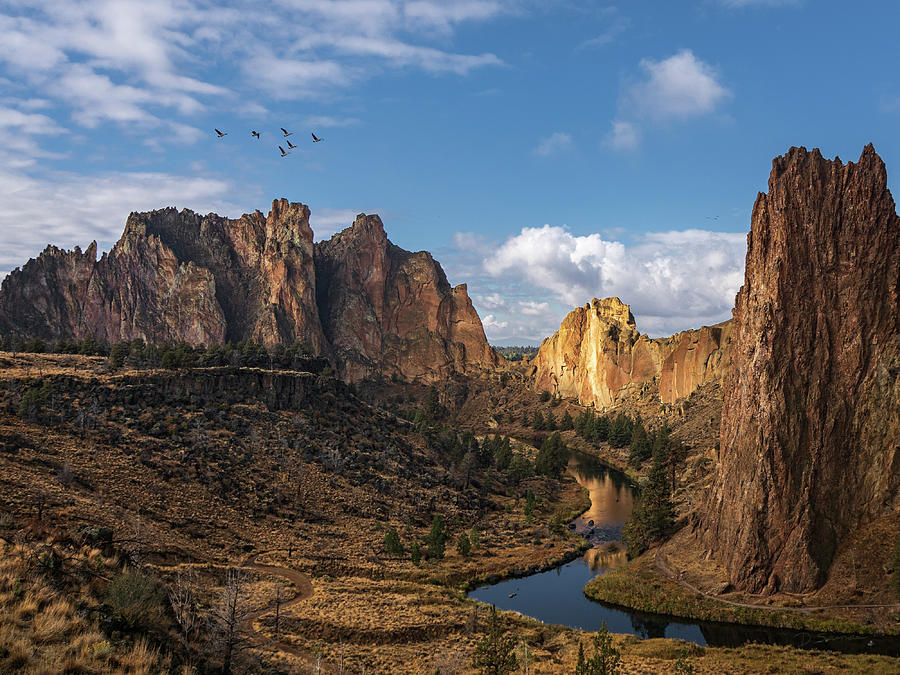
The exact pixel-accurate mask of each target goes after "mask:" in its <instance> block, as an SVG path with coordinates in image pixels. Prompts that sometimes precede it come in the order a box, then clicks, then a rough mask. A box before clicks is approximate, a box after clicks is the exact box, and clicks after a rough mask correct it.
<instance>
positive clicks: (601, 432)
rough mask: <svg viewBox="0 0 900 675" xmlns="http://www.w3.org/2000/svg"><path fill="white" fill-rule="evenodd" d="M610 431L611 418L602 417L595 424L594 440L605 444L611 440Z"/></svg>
mask: <svg viewBox="0 0 900 675" xmlns="http://www.w3.org/2000/svg"><path fill="white" fill-rule="evenodd" d="M609 431H610V425H609V418H608V417H607V416H606V415H600V417H598V418H597V420H596V421H595V422H594V440H595V441H597V442H599V443H605V442H606V441H608V440H609Z"/></svg>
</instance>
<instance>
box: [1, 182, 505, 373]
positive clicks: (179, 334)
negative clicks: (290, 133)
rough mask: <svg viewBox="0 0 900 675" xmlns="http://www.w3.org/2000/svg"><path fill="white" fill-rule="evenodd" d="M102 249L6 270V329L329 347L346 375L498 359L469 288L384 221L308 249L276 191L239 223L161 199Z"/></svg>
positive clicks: (303, 213) (50, 254)
mask: <svg viewBox="0 0 900 675" xmlns="http://www.w3.org/2000/svg"><path fill="white" fill-rule="evenodd" d="M96 251H97V246H96V243H94V244H91V246H90V247H88V249H87V250H86V251H85V252H84V253H82V252H81V251H80V249H77V248H76V249H75V250H74V251H70V252H65V251H61V250H59V249H56V248H54V247H48V248H47V249H46V250H45V251H44V252H43V253H42V254H41V255H40V256H39V257H38V258H37V259H35V260H31V261H29V262H28V263H27V264H25V265H24V267H23V268H21V269H16V270H15V271H13V272H12V273H11V274H10V275H9V276H8V277H7V278H6V279H5V280H4V281H3V285H2V288H0V334H11V335H19V336H23V337H40V338H43V339H45V340H55V339H59V338H76V339H80V338H82V337H84V336H86V335H90V336H93V337H95V338H97V339H105V340H107V341H109V342H116V341H119V340H132V339H136V338H140V339H143V340H145V341H147V342H152V343H156V344H159V343H164V342H182V341H183V342H188V343H191V344H213V343H223V342H225V341H229V340H230V341H234V342H237V341H240V340H254V341H256V342H260V343H262V344H265V345H274V344H290V343H293V342H298V341H299V342H303V343H306V344H307V345H309V346H310V347H311V349H312V351H313V352H314V353H316V354H320V355H326V356H335V357H336V366H337V367H338V368H339V370H340V371H341V372H342V373H343V374H344V376H345V377H346V378H348V379H358V378H359V377H362V376H364V375H372V374H384V375H388V376H391V375H399V376H401V377H404V378H406V379H424V380H433V379H436V378H438V377H444V376H446V375H448V374H451V373H460V372H466V371H468V370H471V369H473V368H479V367H482V366H487V367H491V366H494V365H496V364H497V356H496V354H495V353H494V351H493V349H491V347H490V346H489V345H488V343H487V340H486V338H485V336H484V330H483V328H482V325H481V320H480V319H479V318H478V315H477V313H476V312H475V310H474V308H473V307H472V303H471V302H470V301H469V298H468V295H467V293H466V288H465V286H464V285H463V286H457V287H456V288H450V285H449V284H448V283H447V279H446V277H445V276H444V273H443V271H442V270H441V267H440V265H439V264H438V263H437V262H436V261H434V260H433V259H432V257H431V255H430V254H428V253H409V252H407V251H404V250H402V249H400V248H398V247H396V246H394V245H393V244H391V243H390V242H389V241H388V239H387V235H386V234H385V232H384V228H383V226H382V224H381V220H380V219H379V218H378V216H360V217H359V218H357V221H356V223H355V224H354V225H353V227H351V228H349V229H348V230H346V231H345V232H343V233H341V234H339V235H336V236H335V237H334V238H332V240H331V241H329V242H323V243H321V244H317V245H316V246H315V248H314V245H313V233H312V229H311V228H310V226H309V209H308V208H307V207H306V206H304V205H303V204H297V203H289V202H288V201H287V200H284V199H282V200H278V201H274V202H273V203H272V209H271V211H270V212H269V214H268V216H265V215H263V214H262V213H260V212H259V211H256V212H254V213H251V214H248V215H244V216H241V217H240V218H238V219H234V220H232V219H228V218H221V217H219V216H217V215H215V214H209V215H206V216H200V215H198V214H196V213H194V212H192V211H188V210H182V211H177V210H175V209H172V208H169V209H163V210H159V211H152V212H150V213H132V214H131V215H130V216H129V217H128V221H127V223H126V225H125V232H124V233H123V235H122V238H121V239H120V240H119V241H118V242H117V243H116V245H115V246H114V247H113V248H112V250H111V251H110V252H109V253H108V254H104V255H103V257H102V258H100V260H97V256H96ZM317 265H318V266H319V268H317ZM317 280H318V283H321V284H323V286H322V288H321V289H320V292H319V293H317V286H316V285H317ZM323 323H324V324H325V325H326V326H327V334H328V338H330V339H331V340H332V342H329V339H327V338H326V332H325V331H323Z"/></svg>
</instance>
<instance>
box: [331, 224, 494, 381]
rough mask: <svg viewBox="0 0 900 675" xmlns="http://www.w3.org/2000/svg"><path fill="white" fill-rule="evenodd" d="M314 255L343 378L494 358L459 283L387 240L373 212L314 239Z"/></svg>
mask: <svg viewBox="0 0 900 675" xmlns="http://www.w3.org/2000/svg"><path fill="white" fill-rule="evenodd" d="M315 260H316V283H317V286H318V289H319V292H318V299H319V308H320V312H321V316H322V324H323V328H324V330H325V335H326V337H327V339H328V341H329V342H330V344H331V345H332V347H333V349H334V351H335V356H336V362H337V363H338V364H339V368H340V369H341V371H342V375H343V376H344V378H345V379H348V380H356V379H359V378H360V377H364V376H366V375H370V374H374V373H382V374H385V375H392V374H397V375H399V376H401V377H403V378H404V379H423V380H435V379H438V378H440V377H444V376H446V375H449V374H450V373H453V372H465V371H466V370H469V369H471V368H473V367H476V368H477V367H484V368H491V367H494V366H496V365H497V363H498V357H497V355H496V353H495V352H494V350H493V349H492V348H491V347H490V346H489V345H488V343H487V339H486V338H485V335H484V329H483V327H482V325H481V320H480V319H479V318H478V314H477V313H476V312H475V309H474V308H473V307H472V303H471V301H470V300H469V296H468V294H467V292H466V287H465V285H459V286H457V287H455V288H451V287H450V284H449V283H448V282H447V278H446V276H445V275H444V271H443V270H442V269H441V266H440V265H439V264H438V263H437V262H436V261H435V260H434V259H433V258H432V257H431V254H429V253H425V252H419V253H410V252H408V251H404V250H403V249H401V248H399V247H397V246H394V245H393V244H391V243H390V241H388V239H387V236H386V234H385V232H384V227H383V225H382V223H381V219H380V218H379V217H378V216H374V215H372V216H367V215H365V214H360V215H359V216H357V218H356V221H355V222H354V223H353V226H352V227H350V228H348V229H346V230H344V231H343V232H340V233H338V234H336V235H334V236H333V237H332V238H331V239H330V240H329V241H322V242H319V243H317V244H316V247H315Z"/></svg>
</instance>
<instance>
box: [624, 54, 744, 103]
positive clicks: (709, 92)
mask: <svg viewBox="0 0 900 675" xmlns="http://www.w3.org/2000/svg"><path fill="white" fill-rule="evenodd" d="M640 66H641V69H642V70H643V71H644V72H645V73H646V74H647V79H646V80H645V81H643V82H640V83H638V84H635V85H634V86H632V87H631V90H630V92H629V94H628V95H629V97H630V99H631V102H632V104H633V105H634V109H635V110H636V111H637V113H638V114H639V115H641V116H642V117H648V118H651V119H656V120H663V119H672V118H676V119H684V118H687V117H691V116H695V115H705V114H708V113H711V112H713V111H714V110H715V109H716V106H718V104H719V103H721V102H722V101H723V100H725V99H726V98H728V96H730V92H729V91H728V89H726V88H725V87H724V86H722V84H720V83H719V81H718V76H717V74H716V72H715V70H714V69H713V68H712V66H710V65H709V64H707V63H704V62H703V61H701V60H700V59H698V58H697V57H696V56H694V53H693V52H692V51H691V50H690V49H682V50H681V51H679V52H678V53H677V54H675V55H674V56H670V57H669V58H667V59H663V60H662V61H653V60H651V59H643V60H642V61H641V63H640Z"/></svg>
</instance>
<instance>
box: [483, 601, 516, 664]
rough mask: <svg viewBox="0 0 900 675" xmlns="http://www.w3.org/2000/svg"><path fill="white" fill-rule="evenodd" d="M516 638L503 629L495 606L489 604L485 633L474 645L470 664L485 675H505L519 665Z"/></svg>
mask: <svg viewBox="0 0 900 675" xmlns="http://www.w3.org/2000/svg"><path fill="white" fill-rule="evenodd" d="M516 642H517V640H516V638H515V636H514V635H509V634H507V633H506V632H505V631H504V630H503V623H502V621H501V619H500V616H499V615H498V614H497V608H496V607H495V606H494V605H491V613H490V615H488V624H487V635H486V636H485V637H484V638H483V639H482V640H481V641H480V642H479V643H478V644H477V645H476V646H475V655H474V656H473V657H472V666H473V667H475V668H478V669H480V670H481V672H482V673H484V674H485V675H507V674H508V673H512V672H513V671H515V670H516V668H518V667H519V662H518V659H516V655H515V649H516Z"/></svg>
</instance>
